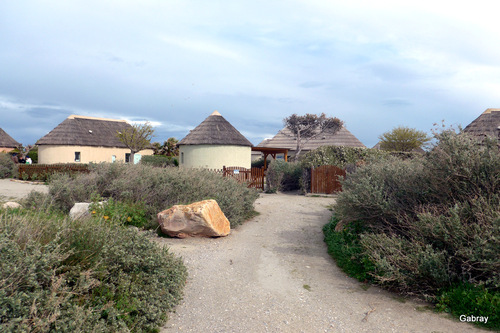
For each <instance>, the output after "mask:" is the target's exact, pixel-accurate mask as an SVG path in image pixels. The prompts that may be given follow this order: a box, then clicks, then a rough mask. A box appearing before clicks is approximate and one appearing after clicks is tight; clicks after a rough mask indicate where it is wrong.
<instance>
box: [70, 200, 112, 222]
mask: <svg viewBox="0 0 500 333" xmlns="http://www.w3.org/2000/svg"><path fill="white" fill-rule="evenodd" d="M98 204H99V205H103V204H104V201H101V202H99V203H98ZM89 206H90V202H77V203H75V204H74V205H73V207H72V208H71V210H70V211H69V217H70V218H71V219H72V220H77V219H81V218H84V217H89V216H90V212H89Z"/></svg>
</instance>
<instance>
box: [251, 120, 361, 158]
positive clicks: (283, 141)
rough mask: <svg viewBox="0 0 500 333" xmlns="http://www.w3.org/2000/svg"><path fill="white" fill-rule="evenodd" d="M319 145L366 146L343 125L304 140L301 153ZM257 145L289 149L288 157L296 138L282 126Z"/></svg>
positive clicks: (293, 154) (295, 143) (293, 149)
mask: <svg viewBox="0 0 500 333" xmlns="http://www.w3.org/2000/svg"><path fill="white" fill-rule="evenodd" d="M321 146H344V147H359V148H366V146H365V145H364V144H363V143H361V141H359V140H358V138H356V137H355V136H354V135H353V134H352V133H351V132H349V131H348V130H347V128H345V127H344V126H342V128H340V129H339V130H338V131H337V132H335V133H333V134H332V133H331V132H328V131H326V132H324V133H322V134H320V135H318V136H316V137H315V138H313V139H311V140H309V141H308V142H306V143H305V144H304V146H303V148H302V151H301V155H303V154H305V153H307V152H309V151H311V150H314V149H316V148H319V147H321ZM257 147H263V148H287V149H288V151H289V157H292V156H295V151H296V149H297V140H296V139H295V138H294V137H293V134H292V131H290V130H289V129H288V128H286V127H285V128H283V129H282V130H281V131H279V132H278V134H276V135H275V136H274V137H273V138H271V139H265V140H264V141H262V142H261V143H259V144H258V145H257Z"/></svg>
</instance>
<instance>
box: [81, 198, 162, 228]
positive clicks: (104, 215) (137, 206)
mask: <svg viewBox="0 0 500 333" xmlns="http://www.w3.org/2000/svg"><path fill="white" fill-rule="evenodd" d="M100 199H101V198H94V199H93V203H92V204H91V205H90V207H89V210H90V211H91V212H92V216H93V217H94V218H97V219H104V220H108V219H109V220H111V221H117V222H118V223H120V224H123V225H131V226H135V227H138V228H146V227H153V225H152V222H153V221H152V220H151V219H150V217H149V216H148V214H147V213H146V212H147V208H146V204H145V203H144V202H142V201H139V202H136V203H135V202H130V203H125V202H121V201H115V200H113V198H110V199H109V200H107V201H106V202H104V203H103V204H99V203H98V202H99V201H100ZM154 226H156V225H154Z"/></svg>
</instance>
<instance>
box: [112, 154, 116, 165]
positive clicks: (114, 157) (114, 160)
mask: <svg viewBox="0 0 500 333" xmlns="http://www.w3.org/2000/svg"><path fill="white" fill-rule="evenodd" d="M115 162H116V155H111V163H115Z"/></svg>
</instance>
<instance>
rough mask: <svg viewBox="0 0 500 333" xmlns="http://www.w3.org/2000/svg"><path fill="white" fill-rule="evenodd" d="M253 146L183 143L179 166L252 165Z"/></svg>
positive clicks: (216, 166)
mask: <svg viewBox="0 0 500 333" xmlns="http://www.w3.org/2000/svg"><path fill="white" fill-rule="evenodd" d="M251 155H252V148H251V147H245V146H222V145H181V146H180V147H179V166H181V167H186V168H206V169H222V167H223V166H226V167H230V166H239V167H244V168H250V167H251V164H252V162H251Z"/></svg>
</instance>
